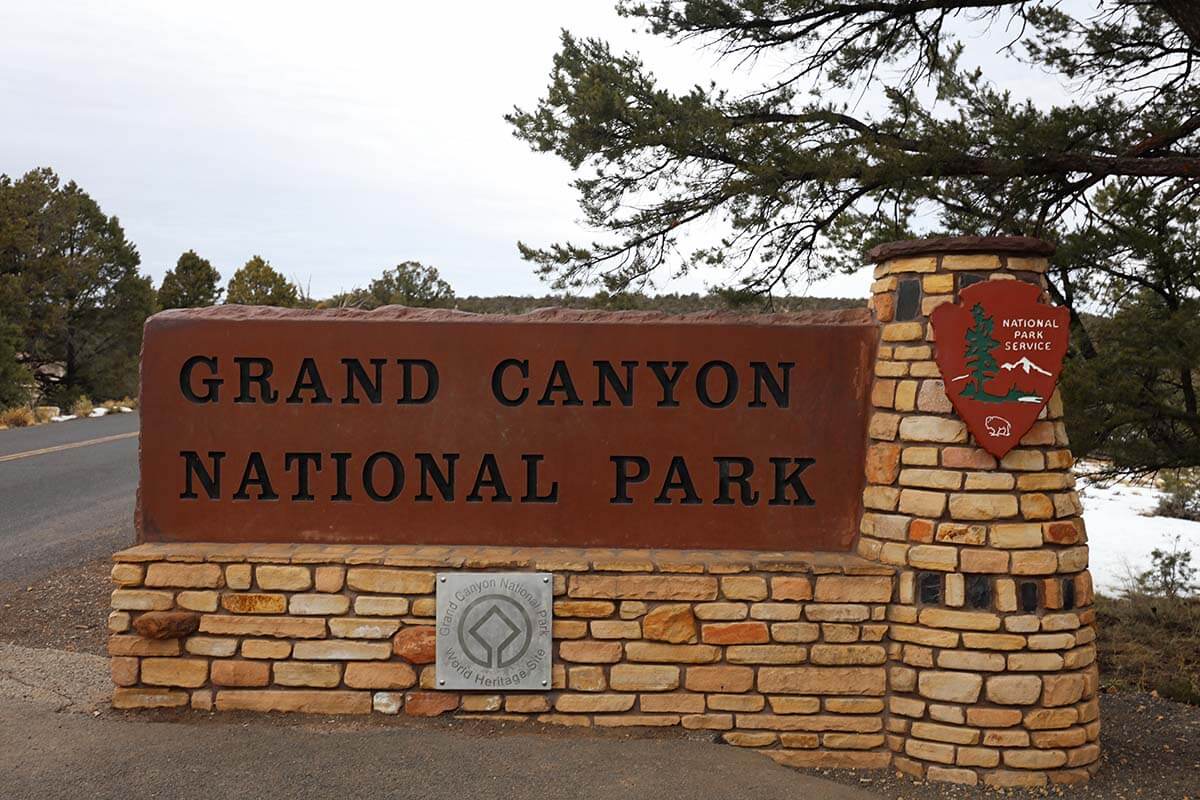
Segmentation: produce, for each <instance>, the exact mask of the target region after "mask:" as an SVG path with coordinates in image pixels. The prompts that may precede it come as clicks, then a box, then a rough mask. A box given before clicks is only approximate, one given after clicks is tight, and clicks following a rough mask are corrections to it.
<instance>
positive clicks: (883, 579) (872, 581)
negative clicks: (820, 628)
mask: <svg viewBox="0 0 1200 800" xmlns="http://www.w3.org/2000/svg"><path fill="white" fill-rule="evenodd" d="M813 597H814V599H815V600H816V601H817V602H818V603H886V602H888V601H889V600H891V598H892V579H891V577H889V576H886V575H884V576H875V575H820V576H818V577H817V583H816V588H815V590H814V592H813Z"/></svg>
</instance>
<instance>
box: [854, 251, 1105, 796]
mask: <svg viewBox="0 0 1200 800" xmlns="http://www.w3.org/2000/svg"><path fill="white" fill-rule="evenodd" d="M1051 252H1053V248H1052V246H1050V245H1048V244H1047V243H1045V242H1042V241H1039V240H1036V239H1027V238H1017V237H994V238H992V237H989V238H982V237H965V238H950V239H930V240H923V241H912V242H899V243H894V244H889V245H882V246H880V247H877V248H875V249H874V250H872V251H871V253H870V255H869V257H870V259H871V260H872V261H874V262H875V263H876V264H877V266H876V268H875V278H876V280H875V283H874V284H873V286H872V293H873V297H872V299H871V307H872V309H873V310H874V312H875V314H876V316H877V317H878V319H879V321H880V323H882V326H881V327H882V341H881V343H880V348H879V356H878V359H877V361H876V365H875V382H874V387H873V391H872V403H873V405H874V409H875V410H874V413H873V416H872V419H871V424H870V440H871V441H870V447H869V450H868V455H867V466H866V471H867V487H866V489H865V491H864V494H863V506H864V513H863V519H862V528H861V534H862V535H861V536H860V538H859V543H858V552H859V554H860V555H862V556H864V557H866V558H868V559H873V560H877V561H880V562H883V563H885V564H890V565H894V566H895V567H897V568H899V569H900V570H901V573H900V576H899V580H898V587H899V588H898V592H899V595H898V597H897V598H895V600H897V601H898V602H895V603H894V604H893V605H892V607H891V608H890V610H889V622H890V623H891V624H890V640H891V644H890V651H889V690H890V698H889V707H888V710H887V719H886V725H887V730H888V733H889V736H888V745H889V747H890V748H891V750H892V751H893V753H894V762H893V763H894V764H895V766H896V767H897V768H898V769H900V770H902V771H904V772H906V773H909V774H911V775H914V776H917V777H923V778H926V779H928V780H933V781H953V782H958V783H965V784H972V785H974V784H978V783H984V784H988V785H992V786H1041V785H1044V784H1047V783H1077V782H1082V781H1086V780H1087V779H1088V777H1089V776H1090V774H1091V773H1092V772H1093V771H1094V770H1095V768H1096V766H1097V763H1098V762H1097V759H1098V758H1099V752H1100V751H1099V745H1098V744H1097V742H1098V738H1099V732H1100V723H1099V704H1098V701H1097V698H1096V692H1097V684H1098V673H1097V668H1096V665H1095V660H1096V648H1095V645H1094V641H1093V640H1094V638H1095V631H1094V628H1093V623H1094V620H1095V612H1094V610H1093V608H1092V582H1091V576H1090V575H1089V574H1088V572H1087V569H1086V567H1087V563H1088V550H1087V546H1086V544H1085V535H1084V527H1083V520H1082V519H1081V518H1080V510H1081V509H1080V505H1079V500H1078V497H1077V496H1076V493H1075V491H1074V485H1075V481H1074V478H1073V476H1072V474H1071V464H1072V459H1071V454H1070V451H1069V450H1068V449H1067V436H1066V429H1065V426H1064V424H1063V421H1062V415H1063V408H1062V400H1061V398H1060V396H1059V394H1058V392H1057V391H1056V392H1055V394H1054V396H1053V397H1052V398H1051V400H1050V402H1049V404H1048V405H1047V407H1046V408H1045V410H1044V411H1043V412H1042V415H1041V417H1040V418H1039V420H1038V422H1036V423H1035V424H1034V426H1033V428H1032V429H1031V430H1030V431H1029V432H1028V433H1027V434H1026V435H1025V436H1024V438H1022V439H1021V441H1020V444H1019V446H1018V447H1016V448H1015V449H1013V450H1012V451H1011V452H1009V453H1008V455H1006V456H1005V457H1004V459H1003V460H1002V461H1000V462H999V463H997V461H996V459H995V458H993V457H992V456H990V455H988V454H987V453H986V452H984V451H983V450H982V449H980V448H979V447H978V446H977V445H976V442H975V440H974V439H973V438H972V437H971V436H970V434H969V433H968V431H967V429H966V426H965V425H964V424H963V422H962V421H961V420H960V419H959V418H958V416H956V415H955V413H954V411H953V409H952V408H951V406H950V402H949V400H948V399H947V397H946V394H945V392H944V387H943V383H942V380H941V375H940V374H939V372H938V367H937V364H936V363H935V362H934V349H935V348H936V347H937V343H936V342H935V341H934V334H933V331H932V327H931V326H930V324H929V314H930V313H931V312H932V310H933V309H934V308H935V307H937V306H938V305H939V304H941V303H947V302H955V301H956V300H957V294H958V292H959V290H961V289H962V288H963V287H965V286H969V285H970V284H972V283H975V282H977V281H986V280H1009V281H1011V280H1023V281H1029V282H1031V283H1035V284H1039V285H1041V286H1042V287H1043V300H1045V299H1046V298H1045V293H1044V290H1045V277H1044V274H1045V271H1046V269H1047V256H1048V255H1049V254H1050V253H1051Z"/></svg>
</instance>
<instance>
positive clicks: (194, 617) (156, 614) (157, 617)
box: [133, 611, 200, 639]
mask: <svg viewBox="0 0 1200 800" xmlns="http://www.w3.org/2000/svg"><path fill="white" fill-rule="evenodd" d="M199 627H200V615H199V614H197V613H195V612H192V611H148V612H146V613H145V614H142V615H141V616H139V617H138V618H137V619H135V620H134V621H133V629H134V630H135V631H137V633H138V635H139V636H141V637H143V638H145V639H182V638H183V637H184V636H189V635H191V634H193V633H195V632H196V630H197V629H198V628H199Z"/></svg>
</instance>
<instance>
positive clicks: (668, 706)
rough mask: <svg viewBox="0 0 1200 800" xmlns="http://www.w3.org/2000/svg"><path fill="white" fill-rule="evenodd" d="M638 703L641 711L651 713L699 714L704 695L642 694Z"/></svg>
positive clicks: (702, 707) (701, 709)
mask: <svg viewBox="0 0 1200 800" xmlns="http://www.w3.org/2000/svg"><path fill="white" fill-rule="evenodd" d="M638 703H639V706H640V707H641V710H642V711H645V712H647V713H651V714H664V713H665V714H700V713H702V712H703V711H704V695H702V694H696V693H694V692H666V693H663V694H644V695H642V697H641V699H640V700H639V701H638ZM730 727H732V725H730Z"/></svg>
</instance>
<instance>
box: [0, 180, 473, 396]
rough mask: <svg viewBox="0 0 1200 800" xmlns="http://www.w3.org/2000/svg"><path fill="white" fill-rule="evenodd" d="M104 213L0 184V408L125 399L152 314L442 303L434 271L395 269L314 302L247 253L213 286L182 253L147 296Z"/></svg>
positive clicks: (72, 199)
mask: <svg viewBox="0 0 1200 800" xmlns="http://www.w3.org/2000/svg"><path fill="white" fill-rule="evenodd" d="M140 267H141V257H140V256H139V255H138V252H137V248H136V247H135V246H134V245H133V243H132V242H130V241H129V240H128V239H127V238H126V236H125V231H124V229H123V228H122V227H121V223H120V221H119V220H118V218H117V217H115V216H108V215H106V214H105V213H104V212H103V211H102V210H101V209H100V206H99V204H98V203H96V201H95V200H93V199H92V198H91V197H90V196H88V194H87V193H86V192H85V191H83V189H82V188H80V187H79V185H78V184H76V183H75V182H74V181H68V182H66V183H64V182H63V181H62V180H60V178H59V177H58V176H57V175H56V174H55V173H54V171H53V170H51V169H48V168H41V169H36V170H33V171H31V172H28V173H26V174H25V175H24V176H22V177H20V178H12V177H10V176H8V175H0V409H3V408H7V407H10V406H22V405H28V404H30V403H31V402H41V403H48V404H53V405H59V406H63V407H69V406H70V405H71V404H72V403H73V402H74V401H75V400H76V399H77V398H79V397H81V396H84V395H87V396H91V397H96V398H120V397H124V396H129V395H136V394H137V389H138V385H137V384H138V356H139V353H140V350H141V342H142V325H143V323H144V322H145V321H146V318H147V317H149V316H150V315H151V314H153V313H155V312H156V311H159V310H162V309H170V308H199V307H203V306H211V305H215V304H217V303H221V302H225V303H238V304H242V305H266V306H282V307H285V308H333V307H348V308H364V309H372V308H378V307H379V306H383V305H389V304H401V305H409V306H446V305H450V304H452V303H453V302H454V291H453V289H451V287H450V284H449V283H447V282H446V281H445V280H443V279H442V278H441V277H440V276H439V275H438V271H437V269H435V268H434V267H430V266H425V265H424V264H421V263H419V262H416V261H405V262H403V263H400V264H398V265H396V266H395V267H393V268H392V269H389V270H385V271H384V272H383V274H382V275H380V277H379V278H377V279H375V280H374V281H372V282H371V283H370V285H369V286H368V287H367V288H365V289H355V290H352V291H349V292H343V293H340V294H338V295H335V296H334V297H332V298H329V299H326V300H315V299H313V298H312V297H310V296H309V295H308V293H307V292H306V291H303V290H301V288H300V287H299V286H297V284H296V282H295V281H292V280H289V279H288V278H286V277H285V276H284V275H283V274H282V273H280V272H279V271H277V270H276V269H275V268H274V267H272V266H271V264H270V263H269V262H268V261H267V260H266V259H265V258H263V257H262V256H260V255H255V256H253V257H252V258H250V260H249V261H247V262H246V263H245V265H243V266H242V267H241V268H240V269H238V270H237V271H236V272H234V273H233V275H232V276H231V277H230V279H229V281H228V282H227V283H225V284H224V286H222V281H221V274H220V272H219V271H218V270H217V269H216V267H214V266H213V265H212V263H211V262H209V261H208V259H205V258H203V257H201V256H200V255H198V254H197V253H196V252H195V251H194V250H188V251H187V252H185V253H183V254H182V255H181V256H180V257H179V260H178V261H177V262H176V263H175V266H174V267H173V268H172V269H169V270H167V273H166V274H165V275H164V276H163V280H162V283H161V285H160V286H159V287H158V289H157V290H155V288H154V285H153V282H152V281H151V279H150V278H149V276H147V275H144V274H142V272H141V271H140Z"/></svg>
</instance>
